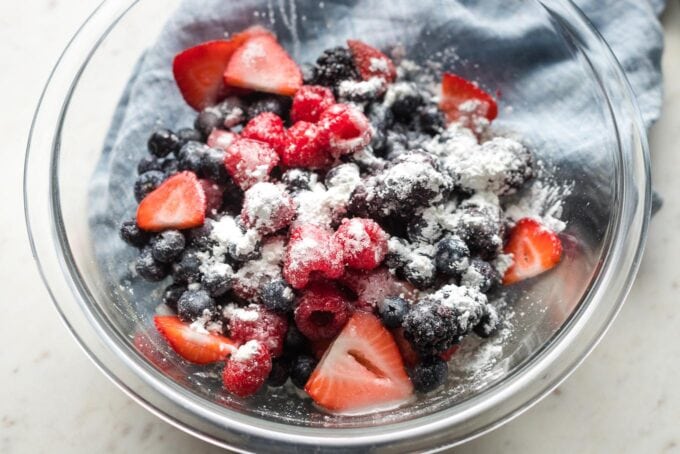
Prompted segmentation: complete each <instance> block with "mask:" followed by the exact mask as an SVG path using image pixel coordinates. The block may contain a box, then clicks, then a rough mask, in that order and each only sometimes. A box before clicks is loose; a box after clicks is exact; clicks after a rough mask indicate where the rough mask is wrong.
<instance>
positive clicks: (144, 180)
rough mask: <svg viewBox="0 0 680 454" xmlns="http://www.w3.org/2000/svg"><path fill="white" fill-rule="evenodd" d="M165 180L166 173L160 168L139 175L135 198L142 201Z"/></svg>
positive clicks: (136, 182)
mask: <svg viewBox="0 0 680 454" xmlns="http://www.w3.org/2000/svg"><path fill="white" fill-rule="evenodd" d="M163 180H165V174H164V173H163V172H161V171H160V170H150V171H148V172H144V173H143V174H141V175H140V176H138V177H137V180H136V181H135V199H136V200H137V202H141V201H142V199H144V197H146V196H147V195H149V194H150V193H151V192H153V191H154V190H155V189H156V188H157V187H158V186H160V185H161V183H163Z"/></svg>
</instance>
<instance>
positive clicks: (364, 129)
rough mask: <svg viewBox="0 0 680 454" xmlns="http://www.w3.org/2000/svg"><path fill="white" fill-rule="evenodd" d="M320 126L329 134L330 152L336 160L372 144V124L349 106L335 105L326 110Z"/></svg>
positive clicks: (320, 119)
mask: <svg viewBox="0 0 680 454" xmlns="http://www.w3.org/2000/svg"><path fill="white" fill-rule="evenodd" d="M319 126H321V128H323V129H324V130H325V131H327V132H328V141H329V150H330V153H331V155H332V156H333V157H336V158H337V157H340V156H342V155H345V154H350V153H354V152H357V151H360V150H361V149H362V148H364V147H365V146H366V145H368V144H369V143H370V142H371V135H372V128H371V123H370V122H369V121H368V118H366V116H365V115H364V114H363V112H361V111H360V110H359V109H357V108H356V107H354V106H351V105H349V104H333V105H332V106H330V107H329V108H328V109H326V110H324V112H323V113H322V114H321V117H320V118H319Z"/></svg>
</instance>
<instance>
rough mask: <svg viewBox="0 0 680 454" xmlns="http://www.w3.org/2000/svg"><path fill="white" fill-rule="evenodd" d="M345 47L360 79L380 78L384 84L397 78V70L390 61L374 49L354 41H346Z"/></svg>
mask: <svg viewBox="0 0 680 454" xmlns="http://www.w3.org/2000/svg"><path fill="white" fill-rule="evenodd" d="M347 47H349V50H350V52H351V53H352V58H353V59H354V65H355V66H356V67H357V69H358V70H359V74H361V78H362V79H364V80H368V79H371V78H373V77H380V78H382V79H385V81H386V82H394V79H396V78H397V68H395V67H394V63H392V60H390V58H389V57H388V56H387V55H385V54H383V53H382V52H380V51H379V50H378V49H376V48H375V47H373V46H369V45H368V44H366V43H364V42H362V41H358V40H355V39H348V40H347Z"/></svg>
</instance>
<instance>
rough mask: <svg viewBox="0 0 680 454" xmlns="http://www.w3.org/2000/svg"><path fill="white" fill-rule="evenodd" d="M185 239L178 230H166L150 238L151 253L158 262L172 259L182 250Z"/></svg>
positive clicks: (166, 261)
mask: <svg viewBox="0 0 680 454" xmlns="http://www.w3.org/2000/svg"><path fill="white" fill-rule="evenodd" d="M185 244H186V241H185V239H184V235H182V232H180V231H179V230H166V231H164V232H161V233H159V234H158V235H156V236H155V237H154V238H153V239H152V240H151V254H152V255H153V258H154V259H156V260H158V261H159V262H163V263H169V262H172V261H174V260H175V259H176V258H177V257H179V255H180V254H181V253H182V251H183V250H184V246H185Z"/></svg>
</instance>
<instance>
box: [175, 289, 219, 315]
mask: <svg viewBox="0 0 680 454" xmlns="http://www.w3.org/2000/svg"><path fill="white" fill-rule="evenodd" d="M215 309H216V308H215V300H214V299H212V298H211V297H210V295H209V294H208V292H206V291H205V290H202V289H199V290H191V289H189V290H187V291H186V292H184V293H182V296H181V297H180V298H179V300H178V301H177V315H178V316H179V318H180V319H181V320H182V321H184V322H193V321H195V320H196V319H197V318H199V317H201V316H203V315H204V313H205V311H208V312H210V313H213V312H215Z"/></svg>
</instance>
